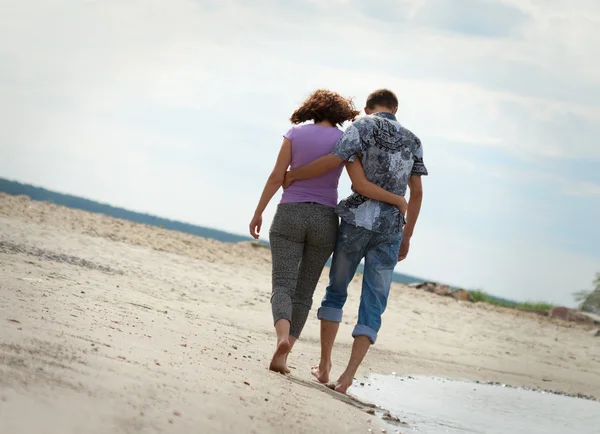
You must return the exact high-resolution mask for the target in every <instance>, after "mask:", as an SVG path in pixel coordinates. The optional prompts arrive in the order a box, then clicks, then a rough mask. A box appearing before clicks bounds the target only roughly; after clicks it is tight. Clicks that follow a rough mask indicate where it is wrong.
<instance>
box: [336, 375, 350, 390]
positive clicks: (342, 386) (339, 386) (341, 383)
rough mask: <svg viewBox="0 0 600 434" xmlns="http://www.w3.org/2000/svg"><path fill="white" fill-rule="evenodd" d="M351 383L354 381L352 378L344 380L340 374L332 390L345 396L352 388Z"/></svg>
mask: <svg viewBox="0 0 600 434" xmlns="http://www.w3.org/2000/svg"><path fill="white" fill-rule="evenodd" d="M352 381H354V378H346V377H344V374H342V376H341V377H340V378H339V380H338V381H337V383H335V388H334V389H333V390H335V391H336V392H339V393H343V394H346V391H347V390H348V388H349V387H350V386H352Z"/></svg>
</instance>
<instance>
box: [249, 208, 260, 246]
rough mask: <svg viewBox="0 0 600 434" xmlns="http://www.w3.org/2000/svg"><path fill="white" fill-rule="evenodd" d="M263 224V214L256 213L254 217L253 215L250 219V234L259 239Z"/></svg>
mask: <svg viewBox="0 0 600 434" xmlns="http://www.w3.org/2000/svg"><path fill="white" fill-rule="evenodd" d="M261 226H262V215H260V214H258V215H256V214H255V215H254V217H252V220H251V221H250V235H252V238H254V239H256V240H258V237H260V228H261Z"/></svg>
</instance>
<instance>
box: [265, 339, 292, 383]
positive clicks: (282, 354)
mask: <svg viewBox="0 0 600 434" xmlns="http://www.w3.org/2000/svg"><path fill="white" fill-rule="evenodd" d="M290 349H291V345H290V341H289V340H288V339H282V340H281V341H279V343H278V344H277V348H276V349H275V354H273V359H271V364H270V365H269V369H270V370H271V371H275V372H279V373H280V374H289V372H290V370H289V369H288V367H287V365H286V360H287V354H288V353H289V352H290Z"/></svg>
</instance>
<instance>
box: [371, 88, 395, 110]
mask: <svg viewBox="0 0 600 434" xmlns="http://www.w3.org/2000/svg"><path fill="white" fill-rule="evenodd" d="M367 107H368V108H370V109H373V108H375V107H387V108H389V109H390V110H393V109H395V108H396V107H398V98H396V95H395V94H394V92H392V91H391V90H389V89H378V90H376V91H374V92H371V94H370V95H369V96H368V97H367Z"/></svg>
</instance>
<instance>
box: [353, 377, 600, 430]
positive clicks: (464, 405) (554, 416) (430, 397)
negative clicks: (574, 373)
mask: <svg viewBox="0 0 600 434" xmlns="http://www.w3.org/2000/svg"><path fill="white" fill-rule="evenodd" d="M349 393H350V394H352V395H354V396H355V397H357V398H358V399H360V400H362V401H367V402H370V403H372V404H375V405H377V406H378V407H380V408H382V409H385V410H387V411H389V412H390V413H391V414H392V416H395V417H398V418H399V419H400V420H401V422H403V424H402V425H397V426H395V427H392V426H390V429H388V432H389V433H393V432H400V433H402V434H405V433H412V432H419V433H425V434H438V433H446V434H448V433H449V434H464V433H481V434H521V433H522V434H537V433H540V434H600V402H597V401H591V400H586V399H581V398H573V397H567V396H563V395H557V394H553V393H549V392H540V391H532V390H525V389H521V388H512V387H506V386H502V385H489V384H480V383H471V382H466V381H454V380H448V379H442V378H430V377H399V376H395V375H392V376H389V375H369V376H368V377H366V378H364V379H362V380H355V384H354V385H353V386H352V387H351V388H350V390H349ZM380 413H381V412H380Z"/></svg>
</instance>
